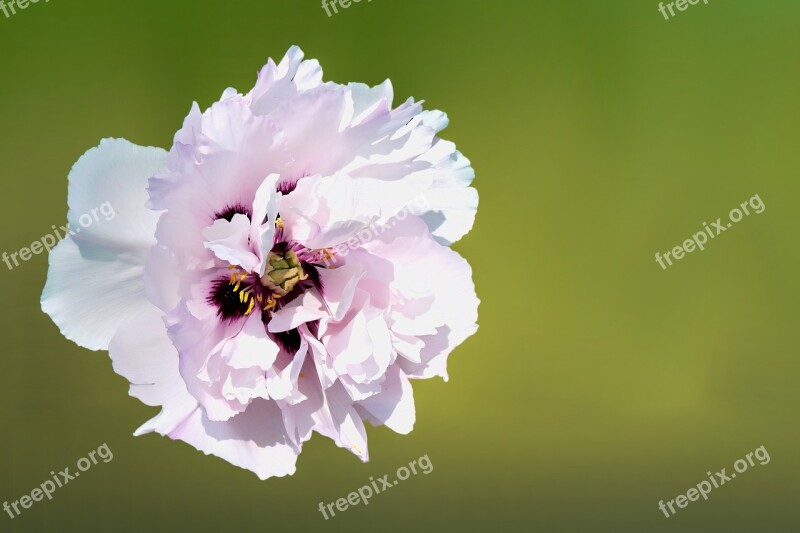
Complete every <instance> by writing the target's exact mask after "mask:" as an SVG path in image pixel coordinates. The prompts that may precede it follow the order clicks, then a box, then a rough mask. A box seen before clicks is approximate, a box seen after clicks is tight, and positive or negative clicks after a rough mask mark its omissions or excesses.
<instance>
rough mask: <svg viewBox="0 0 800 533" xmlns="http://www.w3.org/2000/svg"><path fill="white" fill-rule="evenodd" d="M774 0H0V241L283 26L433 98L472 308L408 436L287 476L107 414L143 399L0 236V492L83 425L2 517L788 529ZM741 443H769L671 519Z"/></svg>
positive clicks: (23, 239) (793, 14)
mask: <svg viewBox="0 0 800 533" xmlns="http://www.w3.org/2000/svg"><path fill="white" fill-rule="evenodd" d="M799 24H800V4H798V2H796V0H770V2H752V1H745V0H727V1H725V2H721V1H719V0H711V1H710V2H709V4H708V5H704V4H702V3H701V4H699V5H697V6H694V7H690V8H689V9H688V10H687V11H686V12H683V13H680V14H679V15H678V16H677V17H675V18H674V19H672V20H670V21H665V20H664V19H663V17H662V16H661V15H660V14H659V12H658V10H657V2H655V1H653V0H647V1H644V0H636V1H633V0H607V1H602V2H601V1H597V0H570V1H556V0H548V1H539V0H526V1H524V2H523V1H518V0H513V1H512V0H504V1H498V0H494V1H491V2H490V1H488V0H487V1H474V0H461V1H455V0H435V1H431V0H404V1H402V2H400V1H396V0H374V1H372V2H361V3H360V4H353V5H352V6H351V7H350V8H349V9H347V10H344V11H342V12H340V14H338V15H336V16H334V17H330V18H329V17H328V16H326V14H325V12H324V11H323V9H322V8H321V5H320V2H319V1H318V0H291V1H287V0H258V1H256V0H249V1H239V0H228V1H218V0H214V1H210V0H193V1H192V2H185V1H181V2H164V1H160V0H159V1H157V0H139V1H136V2H122V1H108V0H80V1H77V0H52V1H50V2H49V3H45V2H39V3H38V4H32V5H30V7H28V8H27V9H26V10H25V11H22V12H19V13H18V14H17V15H15V16H13V17H11V18H5V17H3V16H2V14H0V79H2V93H0V176H1V179H0V251H2V250H5V251H7V252H9V253H10V252H14V251H17V250H19V249H20V248H22V247H25V246H28V245H30V243H31V242H33V241H35V240H37V239H39V238H40V237H41V236H43V235H44V234H46V233H48V232H49V231H50V229H51V225H52V224H62V223H65V221H66V209H67V208H66V187H67V182H66V176H67V173H68V171H69V169H70V167H71V165H72V164H73V162H74V161H75V160H76V159H77V158H78V157H79V156H80V155H81V154H82V153H83V152H84V151H85V150H87V149H88V148H90V147H92V146H95V145H96V144H97V143H98V142H99V140H100V139H101V138H103V137H109V136H116V137H125V138H127V139H130V140H132V141H133V142H136V143H139V144H143V145H155V146H162V147H168V146H169V144H170V142H171V139H172V135H173V133H174V131H175V130H176V129H177V128H178V127H179V126H180V124H181V122H182V119H183V117H184V115H185V114H186V113H187V112H188V110H189V107H190V105H191V102H192V101H193V100H197V101H198V102H199V103H200V104H201V106H203V107H205V106H208V105H209V104H210V103H212V102H213V101H214V100H215V99H217V98H218V97H219V95H220V94H221V93H222V91H223V90H224V89H225V88H226V87H228V86H233V87H236V88H238V89H239V90H241V91H247V90H249V88H250V87H251V86H252V84H253V82H254V81H255V75H256V71H257V70H258V69H259V68H260V67H261V65H263V64H264V63H265V62H266V59H267V58H268V57H269V56H272V57H275V58H280V57H281V56H282V55H283V53H284V52H285V51H286V49H287V48H288V47H289V46H290V45H291V44H299V45H301V46H302V47H303V49H304V50H305V51H306V54H307V56H308V57H315V58H318V59H319V60H320V61H321V63H322V65H323V68H324V70H325V78H326V79H328V80H334V81H337V82H342V83H346V82H349V81H363V82H367V83H370V84H377V83H379V82H381V81H383V80H384V79H386V78H391V79H392V81H393V83H394V87H395V94H396V98H397V100H396V103H398V102H400V101H401V100H404V99H405V98H407V97H409V96H414V97H416V98H423V99H426V100H427V105H428V106H429V107H432V108H439V109H443V110H445V111H447V112H448V114H449V115H450V118H451V126H450V127H449V128H448V129H447V130H446V131H445V132H444V137H446V138H447V139H449V140H453V141H455V142H456V143H457V144H458V145H459V147H460V148H461V149H462V151H463V152H464V153H465V154H466V155H467V156H468V157H470V159H472V161H473V164H474V167H475V168H476V170H477V180H476V182H475V185H476V187H477V188H478V189H479V191H480V194H481V207H480V210H479V216H478V220H477V223H476V226H475V229H474V230H473V231H472V233H471V234H469V235H468V236H467V237H466V238H465V239H464V240H463V241H462V242H460V243H459V244H458V245H457V249H458V250H459V251H460V252H461V253H462V254H463V255H465V256H466V257H467V258H468V259H469V261H470V262H471V263H472V265H473V267H474V273H475V282H476V284H477V287H478V293H479V296H480V297H481V299H482V305H481V308H480V326H481V327H480V330H479V332H478V334H477V335H476V336H475V337H473V338H471V339H470V340H468V341H467V342H466V343H465V344H464V345H463V346H462V347H460V348H459V349H458V350H457V351H456V352H455V354H454V355H453V356H452V357H451V359H450V367H449V368H450V377H451V380H450V382H448V383H443V382H442V381H440V380H436V381H429V382H416V383H415V395H416V401H417V425H416V428H415V431H414V432H413V433H412V434H411V435H410V436H407V437H403V436H399V435H396V434H393V433H392V432H390V431H388V430H385V429H383V428H377V429H372V430H371V431H370V451H371V457H372V460H371V462H370V463H368V464H366V465H363V464H361V463H360V462H359V461H358V460H357V459H356V458H355V457H354V456H352V455H350V454H348V453H347V452H345V451H343V450H340V449H338V448H336V447H335V445H334V444H333V443H332V442H330V441H328V440H327V439H324V438H321V437H315V438H314V439H312V441H311V442H310V443H309V444H308V445H307V446H306V448H305V449H304V452H303V454H302V455H301V457H300V461H299V465H298V472H297V474H296V475H295V476H293V477H291V478H283V479H273V480H269V481H266V482H261V481H259V480H258V479H257V478H256V477H255V476H254V475H253V474H251V473H250V472H246V471H243V470H239V469H237V468H234V467H232V466H230V465H228V464H227V463H225V462H224V461H222V460H219V459H216V458H213V457H206V456H204V455H203V454H202V453H200V452H197V451H195V450H194V449H193V448H191V447H189V446H187V445H185V444H182V443H172V442H170V441H169V440H167V439H164V438H162V437H158V436H155V435H148V436H144V437H139V438H134V437H132V435H131V434H132V432H133V430H134V429H135V428H137V427H138V426H139V425H140V424H141V423H142V422H144V421H145V420H147V419H148V418H150V417H151V416H152V415H154V414H155V412H157V410H156V409H153V408H150V407H147V406H144V405H142V404H140V403H139V402H138V401H137V400H135V399H133V398H130V397H129V396H128V395H127V383H126V382H125V380H124V379H123V378H121V377H119V376H117V375H116V374H114V372H113V371H112V369H111V364H110V361H109V359H108V356H107V354H106V353H103V352H98V353H92V352H89V351H86V350H83V349H80V348H78V347H76V346H74V345H73V344H71V343H70V342H69V341H67V340H65V339H64V338H63V337H62V336H61V335H60V333H59V331H58V329H57V328H56V327H55V326H54V325H53V324H52V322H51V321H50V319H49V318H48V317H47V316H46V315H44V314H43V313H42V312H41V310H40V309H39V295H40V292H41V288H42V287H43V285H44V281H45V276H46V271H47V258H46V257H45V256H44V255H40V256H36V257H34V258H33V259H32V260H30V261H29V262H27V263H25V264H23V265H22V266H20V267H19V268H16V269H14V270H12V271H8V270H7V269H6V267H5V266H4V265H2V264H0V294H1V295H2V305H0V331H2V336H0V342H1V343H2V357H3V364H2V372H0V375H1V376H2V380H0V427H2V429H1V430H0V431H2V438H0V500H10V501H13V500H16V499H18V498H19V497H20V496H22V495H24V494H27V493H30V491H31V490H32V489H33V488H35V487H36V486H38V485H39V484H40V483H41V482H43V481H45V480H46V479H48V478H49V472H50V471H51V470H60V469H63V468H65V467H67V466H70V467H72V468H73V470H74V464H75V462H76V461H77V460H78V459H79V458H80V457H83V456H84V455H86V454H87V453H88V452H90V451H91V450H93V449H95V448H96V447H97V446H99V445H100V444H102V443H107V444H108V445H109V447H110V448H111V450H112V451H113V453H114V460H113V461H112V462H110V463H108V464H102V463H101V464H100V465H98V466H96V467H94V468H93V469H92V470H90V471H89V472H87V473H86V474H84V476H83V477H81V478H80V479H78V480H76V481H74V482H72V483H70V484H69V485H68V486H66V487H64V488H63V489H60V490H58V491H57V492H56V493H55V495H54V499H53V500H52V501H45V502H42V503H37V504H35V505H34V507H33V508H32V509H29V510H27V511H25V512H24V514H23V515H22V516H21V517H19V518H16V519H14V520H13V521H12V520H11V519H10V518H8V516H7V515H6V514H4V513H2V514H0V530H2V531H14V532H34V531H48V532H49V531H59V532H60V531H121V532H127V531H129V532H137V533H138V532H142V531H152V532H161V531H164V532H172V531H185V530H186V531H238V532H256V531H269V530H272V531H275V530H278V531H328V532H331V533H332V532H336V531H348V532H352V531H363V530H365V529H367V528H374V529H375V530H376V531H477V532H483V531H546V532H550V531H552V532H561V531H563V532H576V531H597V532H606V531H608V532H642V531H647V532H660V531H681V532H695V531H697V532H699V531H704V532H705V531H727V532H739V531H742V532H745V531H747V532H751V531H776V532H784V531H791V530H797V527H798V525H799V524H800V517H799V516H798V515H799V514H800V512H798V505H797V495H798V489H800V458H798V444H799V443H800V432H799V431H798V423H797V420H798V418H797V409H798V401H799V400H800V388H799V387H798V383H799V382H800V361H798V357H797V356H798V349H797V347H798V340H800V339H798V334H799V333H800V328H798V327H797V317H798V307H797V306H798V296H800V286H799V285H798V275H797V272H798V267H800V255H798V246H797V242H798V230H800V220H798V215H797V212H798V207H797V206H798V201H799V200H800V197H799V196H798V193H800V188H799V187H798V168H800V150H798V141H800V133H798V114H799V112H800V100H798V94H799V93H800V63H798V52H800V33H799V32H798V31H797V27H798V25H799ZM754 194H759V195H760V196H761V198H762V199H763V200H764V203H765V204H766V206H767V208H766V210H765V212H764V213H762V214H761V215H757V216H750V217H748V218H745V219H744V220H743V221H742V222H741V223H739V224H738V225H736V226H735V227H734V228H733V229H732V230H730V231H727V232H726V233H725V234H724V235H722V236H720V237H719V238H717V239H715V240H714V241H712V242H711V243H709V245H708V247H707V249H706V250H705V251H704V252H701V253H697V252H695V253H693V254H690V255H689V256H688V257H687V258H685V259H683V260H682V261H680V262H679V263H678V264H677V265H676V266H674V267H672V268H670V269H669V270H666V271H662V270H661V268H660V267H659V266H658V265H657V264H656V263H655V261H654V254H655V252H657V251H661V252H664V251H666V250H669V249H671V248H672V247H673V246H675V245H678V244H680V243H681V242H682V241H683V240H684V239H686V238H688V237H689V236H690V235H691V234H692V233H694V232H696V231H699V229H700V228H701V224H702V222H704V221H708V222H710V221H712V220H716V218H717V217H719V216H722V217H724V216H726V214H727V212H728V211H729V210H730V209H731V208H733V207H735V206H737V205H738V204H739V203H741V202H743V201H745V200H747V199H748V198H750V197H751V196H753V195H754ZM761 445H764V446H765V447H766V449H767V450H768V452H769V453H770V456H771V462H770V463H769V464H768V465H766V466H757V467H754V468H751V469H750V470H749V471H748V472H747V473H746V474H742V475H740V476H739V477H737V479H735V480H733V481H732V482H730V483H728V484H727V485H725V486H724V487H721V488H720V489H718V490H715V491H713V492H712V493H711V496H710V500H709V501H707V502H704V501H702V500H701V501H700V502H697V503H692V504H690V505H689V507H688V508H686V509H683V510H681V511H680V512H679V513H678V514H677V515H676V516H674V517H671V518H669V519H667V518H665V517H664V515H663V514H662V513H661V512H660V511H659V510H658V507H657V504H658V501H659V500H662V499H665V500H669V499H672V498H674V497H675V496H677V495H678V494H681V493H685V492H686V491H687V490H688V489H689V488H691V487H692V486H694V485H696V484H697V483H698V482H700V481H702V480H703V479H704V478H705V477H706V474H705V473H706V471H712V472H715V471H717V470H720V469H721V468H723V467H726V468H728V470H729V472H730V470H731V468H732V465H733V462H734V461H735V460H736V459H738V458H740V457H743V456H744V455H745V454H746V453H748V452H751V451H752V450H754V449H755V448H757V447H758V446H761ZM425 454H428V456H429V457H430V459H431V461H432V463H433V465H434V471H433V472H432V473H431V474H429V475H426V476H423V475H417V476H415V477H412V478H411V479H409V480H408V481H406V482H404V483H401V484H400V485H398V486H397V487H395V488H393V489H392V490H391V491H390V492H387V493H386V494H383V495H380V496H377V497H375V498H373V500H372V501H371V503H370V505H369V506H368V507H363V506H358V507H354V508H351V509H349V510H348V511H346V512H345V513H338V514H337V516H336V517H335V518H333V519H331V520H329V521H327V522H326V521H325V520H324V518H323V517H322V515H321V514H320V513H319V512H318V510H317V506H318V503H319V502H320V501H325V502H331V501H333V500H336V499H337V498H340V497H345V496H346V495H347V494H348V493H349V492H351V491H354V490H356V489H358V487H360V486H361V485H363V484H365V483H367V482H368V480H369V477H370V476H374V477H376V478H377V477H380V476H382V475H384V474H392V477H393V475H394V472H395V470H396V469H397V468H398V467H400V466H403V465H405V464H407V463H408V462H409V461H411V460H413V459H416V458H418V457H420V456H421V455H425Z"/></svg>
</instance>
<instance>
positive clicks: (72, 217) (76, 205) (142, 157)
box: [68, 139, 167, 249]
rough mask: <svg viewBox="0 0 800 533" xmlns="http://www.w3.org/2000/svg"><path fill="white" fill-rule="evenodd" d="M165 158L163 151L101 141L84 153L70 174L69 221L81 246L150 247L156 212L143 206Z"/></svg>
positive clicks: (156, 219)
mask: <svg viewBox="0 0 800 533" xmlns="http://www.w3.org/2000/svg"><path fill="white" fill-rule="evenodd" d="M166 157H167V152H166V151H164V150H162V149H161V148H152V147H142V146H137V145H135V144H133V143H130V142H128V141H126V140H124V139H103V140H102V141H101V142H100V145H99V146H97V147H95V148H92V149H91V150H89V151H87V152H86V153H85V154H84V155H83V156H82V157H81V158H80V159H79V160H78V162H77V163H75V165H74V166H73V167H72V171H70V173H69V215H68V219H69V224H70V228H71V229H72V230H74V231H76V233H77V234H78V235H77V240H78V241H79V243H82V242H83V241H84V240H85V241H93V242H95V243H97V242H98V241H99V242H101V243H103V244H108V245H111V246H115V247H119V248H123V247H124V248H131V249H132V248H147V247H149V246H151V245H152V244H153V243H154V237H153V236H154V234H155V228H156V223H157V222H158V218H159V212H157V211H152V210H150V209H147V208H146V207H145V205H146V204H147V200H148V195H147V184H148V179H149V178H150V177H151V176H153V175H155V174H157V173H158V172H160V171H161V170H162V169H163V167H164V164H165V160H166ZM89 220H91V223H88V222H89ZM87 223H88V224H87ZM78 230H80V231H78Z"/></svg>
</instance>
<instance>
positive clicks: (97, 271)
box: [42, 47, 478, 479]
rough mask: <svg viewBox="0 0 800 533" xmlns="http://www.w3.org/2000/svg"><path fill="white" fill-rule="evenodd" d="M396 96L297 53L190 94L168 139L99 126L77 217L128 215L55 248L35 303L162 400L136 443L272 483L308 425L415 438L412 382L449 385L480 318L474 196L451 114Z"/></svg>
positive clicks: (138, 393)
mask: <svg viewBox="0 0 800 533" xmlns="http://www.w3.org/2000/svg"><path fill="white" fill-rule="evenodd" d="M392 93H393V91H392V86H391V83H390V82H389V81H386V82H384V83H383V84H381V85H379V86H377V87H372V88H371V87H368V86H366V85H363V84H356V83H352V84H349V85H339V84H335V83H330V82H323V81H322V71H321V69H320V66H319V63H318V62H317V61H315V60H305V61H304V60H303V53H302V51H301V50H300V49H299V48H297V47H292V48H291V49H290V50H289V51H288V52H287V54H286V56H285V57H284V58H283V60H282V61H281V62H280V63H279V64H277V65H276V64H275V63H274V62H273V61H272V60H270V61H269V62H268V63H267V65H266V66H265V67H264V68H263V69H262V70H261V72H260V73H259V75H258V80H257V82H256V85H255V87H254V88H253V90H252V91H250V92H249V93H247V94H240V93H238V92H236V91H235V90H234V89H227V90H226V91H225V92H224V93H223V95H222V98H221V99H220V100H219V101H218V102H216V103H214V104H213V105H212V106H211V107H210V108H209V109H207V110H206V111H205V112H201V111H200V109H199V107H198V105H197V104H196V103H195V104H194V105H193V106H192V109H191V111H190V113H189V115H188V116H187V117H186V119H185V121H184V124H183V127H182V128H181V129H180V130H179V131H178V132H177V134H176V135H175V138H174V144H173V146H172V148H171V150H170V151H169V152H166V151H164V150H162V149H159V148H145V147H140V146H137V145H134V144H131V143H130V142H128V141H125V140H121V139H106V140H103V141H102V142H101V143H100V145H99V146H98V147H96V148H93V149H91V150H89V151H88V152H87V153H86V154H84V155H83V156H82V157H81V158H80V159H79V161H78V162H77V163H76V164H75V166H74V167H73V169H72V171H71V172H70V175H69V214H68V219H69V221H70V223H71V224H72V225H73V226H74V225H75V222H76V221H75V217H76V216H77V215H78V214H80V213H83V212H85V211H86V207H87V206H91V205H97V204H98V203H99V202H98V200H100V201H101V202H106V201H107V202H110V203H111V204H112V205H113V206H114V208H115V210H116V213H117V216H116V217H115V218H114V219H113V220H111V221H109V222H107V223H105V224H99V225H94V226H92V227H90V228H87V229H85V230H84V231H82V232H80V233H76V234H75V235H74V236H72V237H70V238H67V239H65V240H64V241H62V242H61V243H60V244H59V245H58V246H57V247H56V248H55V249H54V250H53V252H52V254H51V255H50V270H49V273H48V278H47V284H46V286H45V288H44V292H43V294H42V309H43V310H44V311H45V312H46V313H48V314H49V315H50V316H51V317H52V319H53V321H54V322H55V323H56V324H57V325H58V326H59V328H60V329H61V332H62V333H63V334H64V336H66V337H67V338H69V339H70V340H72V341H74V342H76V343H77V344H79V345H81V346H83V347H85V348H89V349H92V350H106V349H108V350H109V354H110V357H111V360H112V362H113V367H114V370H115V371H116V372H117V373H118V374H120V375H122V376H124V377H125V378H127V379H128V380H129V381H130V384H131V385H130V394H131V395H132V396H134V397H136V398H138V399H139V400H141V401H142V402H143V403H145V404H147V405H151V406H160V407H161V412H160V413H159V414H158V415H157V416H156V417H155V418H153V419H152V420H150V421H148V422H146V423H145V424H144V425H142V426H141V427H140V428H139V429H138V430H137V431H136V433H135V434H136V435H141V434H145V433H150V432H156V433H159V434H161V435H165V436H168V437H170V438H171V439H180V440H183V441H185V442H187V443H189V444H191V445H192V446H194V447H196V448H197V449H199V450H201V451H203V452H205V453H206V454H213V455H216V456H219V457H221V458H223V459H225V460H227V461H229V462H230V463H232V464H234V465H237V466H239V467H242V468H246V469H249V470H252V471H253V472H255V473H256V474H257V475H258V476H259V477H260V478H261V479H266V478H268V477H271V476H284V475H287V474H292V473H294V471H295V463H296V460H297V456H298V454H299V453H300V451H301V448H302V444H303V443H304V442H305V441H307V440H308V439H309V438H310V437H311V434H312V432H314V431H316V432H317V433H319V434H321V435H325V436H327V437H329V438H331V439H333V440H334V441H335V442H336V444H337V445H338V446H340V447H342V448H346V449H348V450H350V451H352V452H353V453H354V454H355V455H357V456H358V457H359V458H361V460H363V461H367V460H368V453H367V436H366V431H365V426H364V422H365V421H368V422H370V423H371V424H373V425H376V426H377V425H384V426H387V427H388V428H390V429H392V430H394V431H396V432H398V433H401V434H406V433H408V432H409V431H411V429H412V427H413V425H414V421H415V407H414V398H413V392H412V388H411V385H410V382H409V380H410V379H424V378H430V377H433V376H441V377H442V378H444V379H445V380H446V379H447V369H446V363H447V358H448V355H449V354H450V353H451V352H452V351H453V349H454V348H455V347H456V346H457V345H459V344H460V343H461V342H463V341H464V340H465V339H466V338H467V337H469V336H470V335H472V334H473V333H474V332H475V330H476V329H477V325H476V321H477V307H478V299H477V297H476V295H475V289H474V286H473V282H472V273H471V269H470V267H469V265H468V263H467V262H466V261H465V260H464V259H463V258H461V257H460V256H459V255H458V254H457V253H456V252H454V251H452V250H451V249H450V248H449V245H450V244H451V243H453V242H454V241H456V240H458V239H460V238H461V237H462V236H463V235H464V234H466V233H467V232H468V231H469V230H470V229H471V227H472V225H473V222H474V217H475V212H476V209H477V204H478V197H477V192H476V191H475V190H474V189H473V188H471V187H470V186H469V185H470V183H471V182H472V180H473V178H474V172H473V170H472V168H471V166H470V162H469V161H468V160H467V159H466V158H465V157H464V156H463V155H461V153H460V152H458V151H457V150H456V148H455V145H453V144H452V143H450V142H447V141H444V140H442V139H440V138H439V137H438V136H437V134H438V132H439V131H441V130H442V129H443V128H444V127H445V126H446V125H447V117H446V115H445V114H443V113H441V112H438V111H423V109H422V105H421V103H419V102H415V101H414V100H413V99H409V100H408V101H406V102H404V103H403V104H401V105H400V106H398V107H396V108H392V97H393V94H392ZM345 243H346V244H347V245H346V247H343V246H344V244H345Z"/></svg>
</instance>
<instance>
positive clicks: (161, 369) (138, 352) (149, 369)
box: [108, 306, 198, 435]
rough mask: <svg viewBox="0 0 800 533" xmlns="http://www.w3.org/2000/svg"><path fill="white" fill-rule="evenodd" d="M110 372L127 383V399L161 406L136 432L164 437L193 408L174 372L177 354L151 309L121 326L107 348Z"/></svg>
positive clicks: (162, 325)
mask: <svg viewBox="0 0 800 533" xmlns="http://www.w3.org/2000/svg"><path fill="white" fill-rule="evenodd" d="M108 351H109V355H110V357H111V361H112V363H113V366H114V371H115V372H116V373H117V374H119V375H121V376H123V377H125V378H126V379H127V380H128V381H130V383H131V386H130V395H131V396H133V397H135V398H138V399H139V400H141V401H142V402H143V403H145V404H147V405H153V406H162V407H163V408H162V410H161V413H159V414H158V416H156V417H155V418H153V419H151V420H150V421H148V422H147V423H145V424H144V425H143V426H142V427H140V428H139V429H138V430H137V431H136V435H142V434H144V433H150V432H151V431H157V432H158V433H160V434H162V435H164V434H166V433H169V432H170V431H172V430H173V429H175V428H176V427H177V426H178V425H179V424H180V423H182V422H183V421H184V420H186V418H188V417H189V415H191V414H192V412H193V411H194V410H195V409H196V408H197V405H198V404H197V400H195V399H194V397H192V396H191V395H190V394H189V392H188V391H187V390H186V385H185V384H184V382H183V379H182V378H181V375H180V372H179V371H178V352H177V351H176V350H175V347H174V346H173V345H172V343H171V342H170V340H169V337H167V330H166V328H165V326H164V322H163V320H162V318H161V313H160V312H159V310H158V309H157V308H155V307H153V306H151V307H150V308H149V309H147V310H145V311H143V312H142V313H141V314H140V315H138V316H137V317H136V318H135V319H133V320H130V321H128V322H126V323H125V324H123V325H122V326H121V327H120V328H119V330H118V331H117V334H116V335H114V338H113V339H111V343H110V345H109V349H108Z"/></svg>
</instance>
